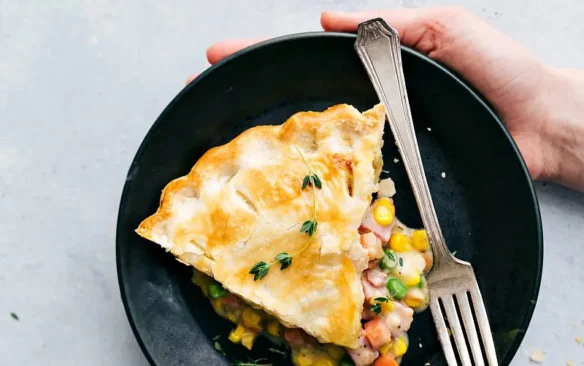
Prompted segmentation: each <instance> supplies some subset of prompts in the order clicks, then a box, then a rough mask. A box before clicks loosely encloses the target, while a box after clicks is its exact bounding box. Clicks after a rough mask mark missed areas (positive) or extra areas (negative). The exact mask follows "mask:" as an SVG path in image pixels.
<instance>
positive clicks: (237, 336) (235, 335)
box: [229, 324, 245, 343]
mask: <svg viewBox="0 0 584 366" xmlns="http://www.w3.org/2000/svg"><path fill="white" fill-rule="evenodd" d="M243 333H245V327H244V326H243V325H241V324H239V325H238V326H237V328H235V329H233V330H232V331H231V333H229V340H230V341H231V342H233V343H240V342H241V337H242V336H243Z"/></svg>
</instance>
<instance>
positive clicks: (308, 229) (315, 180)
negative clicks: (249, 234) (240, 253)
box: [249, 146, 322, 281]
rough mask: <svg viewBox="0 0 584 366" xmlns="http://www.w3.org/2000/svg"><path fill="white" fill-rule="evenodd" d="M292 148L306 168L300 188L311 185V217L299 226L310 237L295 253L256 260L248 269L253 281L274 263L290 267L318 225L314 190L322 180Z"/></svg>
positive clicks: (307, 243) (319, 185) (265, 273)
mask: <svg viewBox="0 0 584 366" xmlns="http://www.w3.org/2000/svg"><path fill="white" fill-rule="evenodd" d="M294 148H295V149H296V151H298V154H300V157H302V160H303V161H304V163H305V164H306V167H307V168H308V174H307V175H306V176H305V177H304V179H303V180H302V190H305V189H306V188H307V187H308V186H311V187H312V208H313V209H312V218H311V219H310V220H307V221H304V223H302V226H301V227H300V232H302V233H306V234H307V235H308V236H309V237H310V239H309V240H308V241H307V242H306V244H305V245H304V246H303V247H302V248H300V250H298V251H297V252H295V253H292V254H288V253H286V252H282V253H280V254H278V255H276V256H275V257H274V260H273V261H271V262H265V261H260V262H257V263H256V264H255V265H254V266H253V267H252V268H251V270H250V271H249V273H250V274H252V275H253V280H254V281H258V280H261V279H263V278H264V277H266V275H267V274H268V272H269V271H270V267H271V266H272V265H274V264H276V263H280V264H281V266H280V270H281V271H283V270H285V269H286V268H288V267H290V266H291V265H292V259H293V258H294V257H295V256H297V255H298V254H300V253H302V252H303V251H305V250H306V248H308V247H309V246H310V243H312V239H313V238H314V233H315V232H316V229H317V227H318V221H317V220H316V213H317V211H318V206H317V201H316V190H317V189H321V188H322V181H321V180H320V178H319V177H318V175H316V173H315V172H314V170H312V167H311V166H310V163H309V162H308V160H306V157H305V156H304V154H302V151H300V149H299V148H298V147H297V146H294Z"/></svg>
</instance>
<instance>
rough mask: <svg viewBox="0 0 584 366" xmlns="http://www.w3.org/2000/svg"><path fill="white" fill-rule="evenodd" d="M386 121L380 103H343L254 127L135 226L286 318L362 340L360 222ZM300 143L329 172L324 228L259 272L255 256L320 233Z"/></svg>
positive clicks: (321, 205)
mask: <svg viewBox="0 0 584 366" xmlns="http://www.w3.org/2000/svg"><path fill="white" fill-rule="evenodd" d="M384 121H385V109H384V107H383V106H382V105H376V106H375V107H373V108H372V109H370V110H368V111H366V112H364V113H363V114H361V113H359V111H357V110H356V109H355V108H354V107H352V106H349V105H344V104H341V105H337V106H334V107H331V108H329V109H327V110H326V111H324V112H301V113H297V114H295V115H293V116H292V117H290V118H289V119H288V120H287V121H286V122H285V123H284V124H282V125H279V126H258V127H253V128H251V129H249V130H247V131H245V132H243V133H242V134H240V135H239V136H238V137H236V138H235V139H233V140H232V141H231V142H229V143H228V144H226V145H223V146H219V147H216V148H213V149H211V150H209V151H208V152H207V153H205V154H204V155H203V156H202V157H201V158H200V159H199V161H198V162H197V163H196V164H195V166H194V167H193V168H192V170H191V171H190V173H189V174H188V175H186V176H184V177H181V178H178V179H175V180H173V181H172V182H170V183H169V184H168V185H167V186H166V187H165V189H164V191H163V192H162V197H161V201H160V207H159V209H158V211H157V212H156V213H155V214H154V215H152V216H150V217H148V218H147V219H145V220H144V221H143V222H142V223H141V224H140V226H139V227H138V229H137V230H136V231H137V233H138V234H139V235H141V236H143V237H144V238H147V239H149V240H151V241H154V242H156V243H158V244H160V245H161V246H162V247H164V248H165V249H166V250H168V251H170V252H172V253H173V254H174V255H175V256H176V257H177V259H178V260H179V261H181V262H183V263H185V264H188V265H192V266H194V267H195V268H197V269H198V270H200V271H202V272H204V273H206V274H208V275H210V276H213V277H214V278H215V280H217V281H218V282H220V283H221V284H222V285H223V286H224V287H225V288H226V289H228V290H229V291H231V292H232V293H234V294H236V295H239V296H240V297H242V298H243V299H245V300H246V301H248V302H249V303H251V304H252V305H254V306H257V307H259V308H262V309H264V310H265V311H266V312H268V313H270V314H272V315H274V316H276V317H277V318H278V319H279V320H280V321H281V322H282V323H283V324H284V325H286V326H288V327H299V328H302V329H304V330H305V331H306V332H307V333H309V334H311V335H313V336H315V337H316V338H317V339H318V340H319V341H320V342H323V343H335V344H338V345H341V346H345V347H350V348H355V347H356V346H357V341H358V338H359V336H360V334H361V329H362V328H361V322H360V320H361V313H362V311H363V290H362V288H361V282H360V278H361V273H362V272H363V270H365V269H366V267H367V262H368V257H367V252H366V251H365V250H364V249H363V248H362V246H361V244H360V241H359V235H358V229H359V226H360V225H361V220H362V218H363V215H364V214H365V212H366V210H367V208H368V207H369V204H370V202H371V196H372V193H373V192H374V191H375V190H376V187H377V182H378V180H379V174H380V172H381V168H382V157H381V146H382V144H383V139H382V135H383V127H384ZM298 149H299V150H300V151H301V152H302V155H304V157H305V158H306V159H307V161H308V162H309V164H310V165H311V167H312V169H313V171H314V172H315V173H316V174H317V175H318V176H319V177H320V179H321V181H322V189H317V190H316V203H317V220H318V229H317V231H316V232H315V234H314V237H313V238H312V240H311V241H310V244H309V246H308V248H307V249H306V250H305V251H303V252H301V253H300V254H298V255H296V256H295V257H294V258H293V260H292V265H291V266H290V267H289V268H287V269H285V270H283V271H282V270H280V264H279V263H275V264H274V265H272V266H271V268H270V271H269V273H268V275H267V276H266V277H265V278H264V279H262V280H258V281H254V278H253V276H252V275H250V274H249V271H250V269H251V268H252V267H253V266H254V265H255V264H256V263H258V262H259V261H265V262H271V261H273V258H274V257H275V256H276V255H277V254H279V253H282V252H285V253H296V252H297V251H299V250H300V249H301V248H302V247H303V246H305V244H307V242H308V241H309V240H310V237H309V236H308V235H307V234H306V233H302V232H300V227H301V225H302V223H303V222H304V221H306V220H310V219H311V218H312V216H313V209H314V206H313V192H312V190H311V189H305V190H302V181H303V178H304V177H305V176H306V175H307V174H308V168H307V166H306V164H305V162H304V161H303V158H302V156H301V155H300V153H299V151H298Z"/></svg>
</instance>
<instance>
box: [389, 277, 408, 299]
mask: <svg viewBox="0 0 584 366" xmlns="http://www.w3.org/2000/svg"><path fill="white" fill-rule="evenodd" d="M387 289H388V290H389V295H390V296H391V297H393V298H394V299H398V300H399V299H402V298H403V297H404V296H406V293H407V292H408V286H406V285H405V284H404V283H403V282H402V281H400V280H399V279H398V278H395V277H391V278H390V279H389V281H387Z"/></svg>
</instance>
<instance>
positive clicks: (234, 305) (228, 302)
mask: <svg viewBox="0 0 584 366" xmlns="http://www.w3.org/2000/svg"><path fill="white" fill-rule="evenodd" d="M222 301H223V304H225V306H226V307H227V308H229V309H231V310H237V309H239V308H240V307H241V305H243V302H242V301H241V300H240V299H239V298H238V297H237V296H235V295H233V294H228V295H226V296H224V297H223V298H222Z"/></svg>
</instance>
